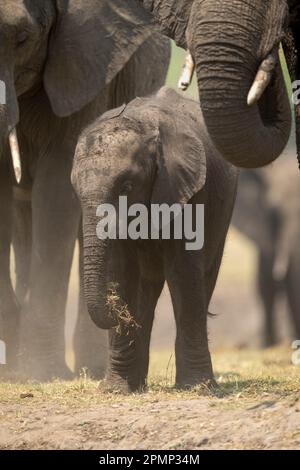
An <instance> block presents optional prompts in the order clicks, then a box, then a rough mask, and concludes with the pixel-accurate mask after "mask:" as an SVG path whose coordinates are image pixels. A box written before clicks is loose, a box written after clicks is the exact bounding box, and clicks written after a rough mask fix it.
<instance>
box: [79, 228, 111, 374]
mask: <svg viewBox="0 0 300 470" xmlns="http://www.w3.org/2000/svg"><path fill="white" fill-rule="evenodd" d="M78 238H79V278H80V292H79V306H78V319H77V323H76V327H75V333H74V350H75V373H76V374H77V375H78V374H80V372H81V371H82V370H83V369H86V370H87V372H88V374H89V375H90V376H91V377H93V378H96V379H101V378H103V377H104V375H105V371H106V367H107V356H108V354H107V352H108V338H107V332H106V331H103V330H101V329H100V328H97V326H96V325H95V324H94V323H93V322H92V320H91V318H90V316H89V314H88V311H87V306H86V302H85V297H84V290H83V239H82V227H81V226H80V229H79V237H78Z"/></svg>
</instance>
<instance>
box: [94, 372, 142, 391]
mask: <svg viewBox="0 0 300 470" xmlns="http://www.w3.org/2000/svg"><path fill="white" fill-rule="evenodd" d="M144 388H145V385H143V384H142V383H141V382H140V381H137V380H129V379H124V378H123V377H120V376H119V375H115V374H109V375H107V376H106V378H105V379H104V380H103V381H101V382H100V383H99V390H100V391H101V392H103V393H116V394H118V393H119V394H124V395H128V394H129V393H134V392H140V391H142V390H143V389H144Z"/></svg>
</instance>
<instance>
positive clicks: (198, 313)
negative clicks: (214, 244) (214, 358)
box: [165, 241, 213, 388]
mask: <svg viewBox="0 0 300 470" xmlns="http://www.w3.org/2000/svg"><path fill="white" fill-rule="evenodd" d="M183 244H184V242H183V241H171V242H169V244H168V248H167V250H166V255H165V271H166V278H167V282H168V286H169V289H170V293H171V298H172V303H173V308H174V314H175V320H176V327H177V335H176V343H175V354H176V385H177V386H178V387H180V388H182V387H183V388H185V387H189V386H193V385H196V384H199V383H202V382H207V381H211V380H213V370H212V363H211V357H210V352H209V348H208V336H207V313H208V299H207V294H206V280H205V273H204V259H203V256H204V254H203V253H202V251H200V252H193V251H186V250H185V247H184V246H183Z"/></svg>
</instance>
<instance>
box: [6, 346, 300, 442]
mask: <svg viewBox="0 0 300 470" xmlns="http://www.w3.org/2000/svg"><path fill="white" fill-rule="evenodd" d="M214 363H215V369H216V373H217V378H218V382H219V386H220V387H219V390H217V391H216V392H215V393H213V394H212V393H210V392H209V391H208V390H205V389H195V390H192V391H190V392H179V391H176V390H175V389H174V388H172V383H173V379H174V365H173V358H171V359H170V357H169V353H164V354H163V353H160V354H154V356H153V358H152V364H151V375H150V384H149V390H148V392H146V393H143V394H139V395H134V396H118V395H112V394H108V395H107V394H103V393H101V392H100V391H99V389H98V384H97V383H96V382H92V381H90V380H89V379H87V378H86V377H82V378H81V379H80V380H78V381H76V382H73V383H60V382H55V383H52V384H47V385H41V384H27V385H12V384H2V385H1V386H0V403H1V408H0V449H98V450H99V449H176V450H179V449H185V450H187V449H300V400H299V398H300V396H299V390H300V368H299V367H300V366H298V367H297V366H293V365H291V351H290V349H289V348H288V347H281V348H277V349H273V350H269V351H267V352H264V353H261V352H255V351H251V350H243V351H242V350H240V351H239V350H219V351H216V352H215V353H214Z"/></svg>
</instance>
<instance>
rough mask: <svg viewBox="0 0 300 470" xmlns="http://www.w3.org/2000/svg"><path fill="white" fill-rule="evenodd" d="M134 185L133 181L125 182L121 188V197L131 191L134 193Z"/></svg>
mask: <svg viewBox="0 0 300 470" xmlns="http://www.w3.org/2000/svg"><path fill="white" fill-rule="evenodd" d="M132 188H133V186H132V183H131V181H125V183H123V184H122V187H121V191H120V195H121V196H122V195H124V196H125V195H126V194H129V193H130V192H131V191H132Z"/></svg>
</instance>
